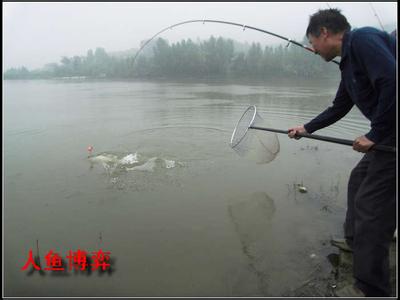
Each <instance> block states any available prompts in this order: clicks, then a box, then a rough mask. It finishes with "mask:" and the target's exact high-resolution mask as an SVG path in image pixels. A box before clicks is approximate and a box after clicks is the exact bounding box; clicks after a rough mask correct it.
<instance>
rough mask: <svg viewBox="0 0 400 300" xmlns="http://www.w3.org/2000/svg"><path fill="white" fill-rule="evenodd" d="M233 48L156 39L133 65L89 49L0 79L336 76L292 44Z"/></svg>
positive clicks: (221, 42)
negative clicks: (84, 53) (83, 54)
mask: <svg viewBox="0 0 400 300" xmlns="http://www.w3.org/2000/svg"><path fill="white" fill-rule="evenodd" d="M304 43H305V41H304ZM239 44H240V43H237V42H235V41H233V40H231V39H224V38H222V37H219V38H215V37H213V36H212V37H210V38H209V39H208V40H204V41H197V42H193V41H192V40H190V39H188V40H182V41H180V42H177V43H173V44H170V43H169V42H168V41H167V40H164V39H162V38H159V39H158V40H156V41H155V42H154V43H153V44H152V46H151V50H152V52H153V54H152V55H149V49H147V50H146V51H145V52H146V53H142V54H140V55H139V56H138V57H137V59H136V60H135V61H134V60H133V56H132V55H131V56H128V57H118V56H114V55H109V54H107V52H106V51H105V50H104V49H103V48H97V49H96V50H95V51H94V52H93V50H89V51H88V52H87V54H86V56H73V57H62V59H61V61H60V63H50V64H47V65H45V66H44V67H43V68H42V69H37V70H32V71H29V70H28V69H27V68H25V67H21V68H11V69H9V70H7V71H6V72H5V73H4V78H5V79H40V78H62V77H77V76H79V77H82V76H83V77H88V78H110V79H113V78H137V79H144V78H145V79H157V78H173V79H179V78H182V79H184V78H185V79H186V78H194V79H196V78H206V77H215V78H239V79H241V78H243V79H244V78H247V79H263V78H269V77H277V76H303V77H305V76H307V77H330V76H335V75H337V73H338V66H337V65H335V64H333V63H326V62H324V61H323V60H322V59H321V58H320V57H315V56H314V55H312V54H310V53H307V52H306V51H304V50H303V49H301V48H300V47H297V46H295V45H290V46H289V47H286V46H282V45H280V46H275V47H269V46H266V47H262V46H261V45H260V44H259V43H253V44H251V45H248V47H238V46H237V45H239ZM235 45H236V47H235ZM235 48H236V49H237V48H240V49H241V50H239V51H238V50H236V49H235Z"/></svg>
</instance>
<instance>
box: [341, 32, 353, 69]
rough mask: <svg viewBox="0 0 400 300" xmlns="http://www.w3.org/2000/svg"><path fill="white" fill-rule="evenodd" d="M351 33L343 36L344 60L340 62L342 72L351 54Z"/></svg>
mask: <svg viewBox="0 0 400 300" xmlns="http://www.w3.org/2000/svg"><path fill="white" fill-rule="evenodd" d="M350 34H351V33H350V31H346V32H345V33H344V34H343V39H342V59H341V60H340V64H339V67H340V70H342V69H343V67H344V63H345V61H346V59H347V57H348V55H349V52H350Z"/></svg>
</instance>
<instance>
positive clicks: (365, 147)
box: [353, 135, 375, 153]
mask: <svg viewBox="0 0 400 300" xmlns="http://www.w3.org/2000/svg"><path fill="white" fill-rule="evenodd" d="M373 145H375V143H374V142H373V141H371V140H369V139H368V138H366V137H365V135H362V136H359V137H358V138H356V139H355V140H354V142H353V149H354V150H356V151H358V152H363V153H366V152H368V151H369V149H371V147H372V146H373Z"/></svg>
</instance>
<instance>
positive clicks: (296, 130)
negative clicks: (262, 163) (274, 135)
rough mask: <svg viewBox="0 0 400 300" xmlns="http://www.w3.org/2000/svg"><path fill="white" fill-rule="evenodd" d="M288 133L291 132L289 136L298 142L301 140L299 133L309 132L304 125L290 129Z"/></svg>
mask: <svg viewBox="0 0 400 300" xmlns="http://www.w3.org/2000/svg"><path fill="white" fill-rule="evenodd" d="M288 131H289V132H288V136H289V137H290V138H295V139H296V140H298V139H299V138H300V136H297V134H298V133H307V131H306V130H305V128H304V125H300V126H297V127H292V128H289V130H288Z"/></svg>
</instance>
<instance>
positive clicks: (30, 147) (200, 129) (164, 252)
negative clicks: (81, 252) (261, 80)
mask: <svg viewBox="0 0 400 300" xmlns="http://www.w3.org/2000/svg"><path fill="white" fill-rule="evenodd" d="M336 84H337V83H336V82H335V83H329V82H328V83H326V82H325V83H324V82H312V83H311V82H279V83H271V82H267V83H265V85H254V86H253V85H232V84H213V85H208V84H173V83H171V84H168V83H149V82H148V83H146V82H105V81H99V82H95V81H94V82H68V83H65V82H57V81H6V82H5V89H4V90H5V94H4V109H5V110H4V117H5V121H4V125H5V126H4V134H5V135H4V142H5V143H4V175H5V181H4V186H5V194H4V196H5V216H4V226H5V247H4V253H5V260H4V262H5V263H4V270H5V271H4V272H5V294H6V296H39V297H40V296H77V297H79V296H171V297H174V296H256V295H259V296H260V295H262V296H282V295H292V294H293V291H296V289H297V288H298V287H300V286H301V285H302V284H303V283H304V280H310V278H314V277H316V276H317V275H318V276H319V277H320V278H323V276H324V274H329V272H330V267H331V266H330V263H329V261H328V260H327V259H326V258H325V257H326V256H327V255H328V254H329V253H330V252H331V251H332V249H331V247H330V245H329V243H327V241H328V240H329V238H330V236H331V235H332V234H337V233H338V234H340V233H341V222H342V221H343V218H344V208H345V205H346V195H345V191H346V184H347V178H348V175H349V173H350V170H351V167H352V166H353V165H355V164H356V163H357V161H358V160H359V159H360V158H361V156H360V154H359V153H356V152H354V151H351V148H350V147H349V148H346V146H342V145H335V144H329V143H323V142H318V141H312V140H308V141H307V140H305V139H301V140H298V141H296V140H291V139H289V138H287V136H285V135H279V136H278V137H277V139H279V144H280V147H279V153H277V155H276V157H275V159H274V160H273V161H271V162H270V163H269V164H264V165H257V164H255V163H253V162H250V161H248V160H245V159H242V158H241V157H239V156H238V155H237V154H236V153H235V152H234V151H233V150H232V149H231V148H230V147H229V140H230V136H231V132H232V130H233V127H234V126H235V124H236V122H237V120H238V119H239V118H240V116H241V115H242V114H243V111H244V110H245V109H246V108H247V107H248V106H249V105H257V108H258V109H259V113H260V115H261V116H262V117H263V118H264V119H265V120H266V121H268V123H269V124H270V125H271V127H274V128H278V129H287V128H289V127H291V126H293V125H297V124H298V123H300V122H304V121H306V120H309V119H310V118H311V117H312V116H314V115H315V114H317V113H318V112H319V111H321V110H323V109H324V108H325V107H327V106H328V105H329V104H330V102H331V100H332V97H333V95H334V93H335V86H336ZM367 129H368V123H367V122H366V121H364V119H363V117H362V116H361V115H360V114H359V113H358V112H356V111H353V112H351V114H350V115H348V116H347V117H346V118H344V119H343V120H341V121H340V122H339V123H338V124H335V125H333V126H332V127H330V128H327V129H325V130H324V131H321V134H324V135H331V136H336V137H341V138H354V137H356V136H358V135H361V134H364V133H365V132H366V130H367ZM87 145H93V146H94V148H95V149H96V154H93V155H92V156H91V157H88V156H87V151H86V147H87ZM298 183H303V184H304V186H306V187H307V191H308V192H307V193H299V192H298V191H296V190H293V189H292V187H293V186H294V185H295V184H298ZM257 191H258V192H257ZM272 199H273V200H272ZM36 240H40V254H41V255H42V257H41V262H42V264H43V263H44V262H45V261H46V260H45V258H44V256H45V255H46V253H48V251H49V250H53V251H58V252H60V253H66V252H68V251H69V250H76V249H77V248H84V249H87V250H90V251H96V250H99V248H100V247H101V248H102V249H103V250H105V251H106V250H107V251H110V252H111V254H112V256H113V257H114V258H115V259H116V266H115V272H113V273H112V275H110V276H105V277H104V276H85V277H79V276H68V277H66V278H63V279H62V280H61V279H57V278H56V279H55V278H50V276H42V277H40V276H35V275H36V274H33V275H32V276H29V277H27V276H26V274H25V273H24V272H22V271H21V270H20V268H21V266H22V265H21V264H22V263H23V262H24V261H25V259H26V257H27V254H28V252H29V249H30V248H32V249H34V248H35V247H36ZM39 277H40V278H39Z"/></svg>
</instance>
